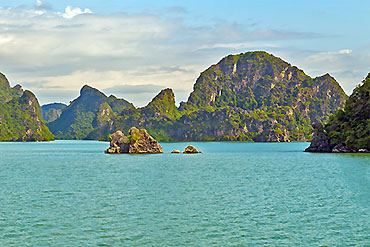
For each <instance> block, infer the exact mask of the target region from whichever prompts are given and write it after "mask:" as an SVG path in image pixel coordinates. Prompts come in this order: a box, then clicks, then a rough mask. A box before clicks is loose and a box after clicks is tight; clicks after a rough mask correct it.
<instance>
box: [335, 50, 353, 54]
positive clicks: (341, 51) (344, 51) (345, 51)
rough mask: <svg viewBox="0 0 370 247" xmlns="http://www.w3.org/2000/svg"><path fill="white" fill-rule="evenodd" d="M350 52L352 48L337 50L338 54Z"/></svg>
mask: <svg viewBox="0 0 370 247" xmlns="http://www.w3.org/2000/svg"><path fill="white" fill-rule="evenodd" d="M350 53H352V50H350V49H343V50H340V51H338V54H350Z"/></svg>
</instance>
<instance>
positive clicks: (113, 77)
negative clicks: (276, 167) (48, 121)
mask: <svg viewBox="0 0 370 247" xmlns="http://www.w3.org/2000/svg"><path fill="white" fill-rule="evenodd" d="M251 50H266V51H268V52H270V53H272V54H274V55H276V56H279V57H281V58H283V59H284V60H286V61H287V62H289V63H291V64H293V65H296V66H298V67H299V68H301V69H303V70H304V71H305V72H306V73H307V74H308V75H310V76H313V77H315V76H319V75H322V74H325V73H329V74H331V75H332V76H334V77H335V78H336V79H337V80H338V82H339V83H340V84H341V85H342V87H343V88H344V89H345V91H346V92H347V93H348V94H349V93H351V91H352V89H353V88H354V87H355V85H356V84H358V83H359V82H360V81H361V80H362V79H363V78H364V77H365V76H366V74H367V73H368V72H369V68H370V0H362V1H359V0H358V1H356V0H355V1H340V0H339V1H338V0H337V1H272V0H271V1H217V0H214V1H208V0H207V1H193V0H187V1H181V0H173V1H169V0H167V1H165V0H162V1H160V0H159V1H158V0H157V1H148V0H146V1H140V0H136V1H118V0H113V1H98V0H90V1H78V0H76V1H61V0H54V1H47V0H44V1H40V0H38V1H28V0H17V1H12V0H6V1H4V0H0V71H1V72H3V73H4V74H6V75H7V77H8V79H9V80H10V82H11V84H13V85H14V84H16V83H20V84H22V85H23V86H24V87H25V88H27V89H31V90H32V91H34V92H35V93H36V95H37V96H38V98H39V100H40V102H41V103H49V102H54V101H60V102H67V103H68V102H69V101H70V100H72V99H73V98H75V97H76V96H77V95H78V91H79V89H80V88H81V87H82V86H83V85H84V84H89V85H92V86H95V87H97V88H99V89H101V90H102V91H103V92H105V93H107V94H110V93H113V94H115V95H117V96H119V97H123V98H125V99H128V100H130V101H132V102H133V103H134V104H135V105H138V106H142V105H145V104H146V103H147V102H148V101H150V99H151V98H152V97H154V96H155V94H156V93H158V92H159V90H160V89H161V88H164V87H171V88H173V89H174V91H175V94H176V99H177V102H179V101H183V100H186V98H187V96H188V94H189V93H190V91H191V90H192V86H193V84H194V82H195V80H196V78H197V77H198V76H199V73H200V72H201V71H203V70H205V69H206V68H207V67H209V66H210V65H211V64H214V63H217V62H218V61H219V60H220V59H221V58H222V57H224V56H226V55H228V54H236V53H240V52H247V51H251Z"/></svg>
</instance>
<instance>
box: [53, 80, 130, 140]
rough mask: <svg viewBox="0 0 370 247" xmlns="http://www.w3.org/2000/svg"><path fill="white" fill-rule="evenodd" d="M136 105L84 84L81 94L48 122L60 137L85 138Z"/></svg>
mask: <svg viewBox="0 0 370 247" xmlns="http://www.w3.org/2000/svg"><path fill="white" fill-rule="evenodd" d="M133 107H134V106H133V105H132V104H131V103H129V102H127V101H126V100H123V99H117V98H116V97H115V96H113V95H111V96H109V97H107V96H106V95H105V94H104V93H102V92H100V91H99V90H97V89H95V88H92V87H90V86H87V85H85V86H83V87H82V89H81V91H80V96H79V97H78V98H77V99H75V100H73V101H72V102H71V104H70V105H69V106H67V107H66V108H64V109H63V110H62V114H61V115H60V117H59V118H58V119H56V120H55V121H53V122H50V123H48V124H47V125H48V127H49V129H50V130H51V131H52V132H53V133H54V135H55V137H56V138H58V139H84V138H86V137H87V136H88V135H89V133H90V132H92V131H93V130H94V129H95V128H98V127H99V126H100V125H102V123H103V122H104V123H105V124H108V123H109V122H110V119H111V118H113V116H115V115H116V114H118V113H120V112H121V111H122V110H123V109H125V108H133Z"/></svg>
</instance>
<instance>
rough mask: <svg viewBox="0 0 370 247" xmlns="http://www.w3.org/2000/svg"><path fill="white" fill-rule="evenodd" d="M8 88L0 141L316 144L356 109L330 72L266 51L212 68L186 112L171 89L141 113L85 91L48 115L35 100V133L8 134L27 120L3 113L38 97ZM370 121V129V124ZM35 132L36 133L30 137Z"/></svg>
mask: <svg viewBox="0 0 370 247" xmlns="http://www.w3.org/2000/svg"><path fill="white" fill-rule="evenodd" d="M4 78H5V77H4ZM1 84H3V85H2V87H1V91H0V96H1V98H0V99H1V101H0V102H2V103H0V107H1V108H0V109H1V112H0V123H1V138H2V139H1V140H51V139H53V137H52V135H51V133H50V132H49V131H48V128H49V129H50V131H51V132H52V133H53V134H54V136H55V138H56V139H91V140H108V139H109V138H110V134H112V133H114V132H116V131H117V130H121V131H125V132H127V131H128V129H129V128H131V127H132V126H136V127H138V128H145V129H146V130H147V131H148V133H149V134H150V135H152V136H153V137H154V138H156V139H157V140H159V141H256V142H289V141H310V140H311V134H312V124H314V123H321V124H326V123H328V121H329V123H330V122H333V118H331V119H330V116H332V115H333V114H334V113H335V112H337V111H338V110H339V112H338V113H337V116H338V114H339V115H340V114H342V115H343V116H344V115H346V114H350V113H348V112H350V111H352V108H349V107H347V106H346V108H344V109H343V107H344V103H345V101H346V99H347V98H348V97H347V96H346V94H345V93H344V91H343V89H342V88H341V86H340V85H339V84H338V82H337V81H336V80H335V79H334V78H333V77H331V76H330V75H329V74H325V75H323V76H320V77H316V78H311V77H310V76H308V75H306V74H305V73H304V72H303V71H302V70H300V69H299V68H297V67H295V66H292V65H291V64H289V63H287V62H285V61H283V60H282V59H280V58H278V57H275V56H273V55H272V54H269V53H267V52H263V51H256V52H247V53H242V54H239V55H229V56H227V57H225V58H223V59H222V60H221V61H220V62H218V63H217V64H215V65H212V66H210V67H209V68H208V69H207V70H205V71H203V72H202V73H201V74H200V76H199V77H198V79H197V80H196V83H195V85H194V89H193V92H191V94H190V96H189V98H188V100H187V101H186V102H181V104H180V106H179V107H177V106H176V105H175V96H174V92H173V91H172V89H169V88H167V89H163V90H162V91H161V92H160V93H159V94H158V95H157V96H155V97H154V98H153V100H152V101H151V102H149V103H148V105H146V106H145V107H141V108H136V107H135V106H134V105H133V104H132V103H130V102H128V101H126V100H124V99H118V98H117V97H115V96H113V95H110V96H106V95H105V94H104V93H102V92H101V91H99V90H98V89H95V88H92V87H90V86H88V85H85V86H84V87H83V88H82V89H81V91H80V96H79V97H78V98H76V99H75V100H73V101H72V102H71V103H70V104H69V105H68V106H65V105H63V104H58V103H56V104H48V105H44V106H43V110H44V111H43V113H42V111H41V109H40V107H39V106H38V103H37V100H36V98H35V102H36V103H37V104H35V109H34V110H33V111H31V112H32V114H33V115H32V116H33V117H32V118H31V119H34V122H32V121H29V120H28V121H27V122H26V123H27V124H28V125H27V126H28V127H23V129H21V128H18V129H14V128H13V129H11V128H9V126H10V124H9V123H10V122H11V121H20V120H19V119H22V116H21V115H20V114H16V115H14V114H13V115H11V114H9V113H4V109H7V112H9V111H13V110H10V107H9V105H10V102H14V101H16V100H18V98H19V96H21V95H22V94H23V96H22V97H25V96H24V95H26V96H28V97H30V96H29V95H31V93H30V92H27V93H23V91H22V93H21V92H18V94H17V97H18V98H17V97H16V96H14V94H15V93H14V92H15V91H16V90H18V89H19V86H16V87H14V88H10V86H9V83H8V82H7V80H6V83H5V84H4V79H3V80H2V81H1ZM4 85H5V87H4ZM356 90H358V89H356ZM12 92H13V93H12ZM12 95H13V96H12ZM22 97H20V98H19V99H21V98H22ZM351 97H352V96H351ZM352 101H353V100H352V98H350V100H349V102H352ZM12 104H14V103H12ZM348 104H350V103H347V105H348ZM366 107H368V105H367V106H366ZM12 109H13V108H12ZM14 109H15V108H14ZM23 113H24V114H26V113H27V114H28V111H23ZM23 113H22V114H23ZM6 114H8V115H6ZM6 116H16V117H17V118H16V119H18V120H15V119H12V117H10V118H9V117H8V118H6ZM368 116H369V114H368V115H367V117H366V115H365V118H366V119H367V120H366V121H367V122H366V121H365V122H364V123H363V124H364V125H365V126H368V125H369V120H368V118H369V117H368ZM26 117H28V115H27V116H25V117H24V118H26ZM28 118H29V117H28ZM35 119H37V120H38V121H36V120H35ZM44 119H46V121H45V120H44ZM45 122H47V123H46V126H47V127H48V128H47V127H46V126H45ZM316 125H317V124H316ZM31 126H33V127H32V128H31ZM346 126H347V125H346ZM340 128H341V127H338V128H337V130H336V132H338V131H339V129H340ZM348 128H353V127H348ZM367 128H368V127H367ZM29 130H31V133H32V135H31V136H27V135H25V133H26V132H27V133H28V132H29ZM5 133H6V134H5ZM339 133H340V131H339ZM338 135H339V134H336V136H338ZM338 138H339V137H338ZM351 138H352V137H351ZM363 141H364V140H362V141H361V142H363Z"/></svg>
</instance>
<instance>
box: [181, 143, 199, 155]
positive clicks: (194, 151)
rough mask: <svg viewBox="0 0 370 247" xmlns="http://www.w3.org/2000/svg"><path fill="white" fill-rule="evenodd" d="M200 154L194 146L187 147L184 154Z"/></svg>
mask: <svg viewBox="0 0 370 247" xmlns="http://www.w3.org/2000/svg"><path fill="white" fill-rule="evenodd" d="M197 153H200V152H199V151H198V150H197V149H196V148H195V147H194V146H192V145H189V146H187V147H186V148H185V150H184V154H197Z"/></svg>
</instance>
